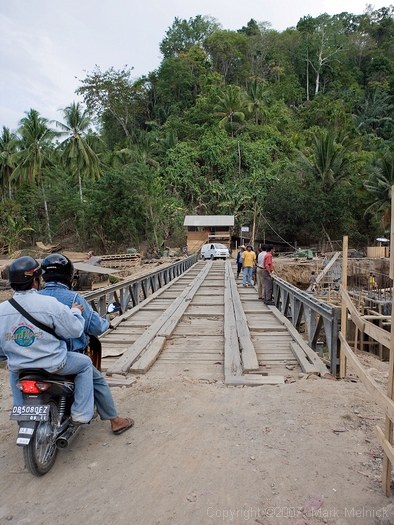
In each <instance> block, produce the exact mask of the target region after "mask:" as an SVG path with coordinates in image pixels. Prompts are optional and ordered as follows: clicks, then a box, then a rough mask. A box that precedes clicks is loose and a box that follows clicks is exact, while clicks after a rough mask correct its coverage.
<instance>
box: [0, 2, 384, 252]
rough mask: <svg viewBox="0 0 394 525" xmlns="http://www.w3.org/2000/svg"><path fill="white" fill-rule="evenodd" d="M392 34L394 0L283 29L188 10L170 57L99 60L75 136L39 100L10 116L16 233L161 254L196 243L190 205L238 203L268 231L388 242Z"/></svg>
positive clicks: (242, 213) (5, 194)
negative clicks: (14, 120)
mask: <svg viewBox="0 0 394 525" xmlns="http://www.w3.org/2000/svg"><path fill="white" fill-rule="evenodd" d="M393 36H394V8H393V7H392V6H389V7H387V8H381V9H377V10H375V9H374V8H372V7H371V6H368V7H367V9H366V11H365V12H364V13H363V14H362V15H357V14H352V13H340V14H337V15H334V16H329V15H328V14H326V13H324V14H322V15H319V16H318V17H316V18H313V17H311V16H306V17H303V18H301V19H300V21H299V22H298V24H297V27H293V28H289V29H287V30H285V31H283V32H278V31H274V30H272V29H271V28H270V24H269V23H268V22H258V21H256V20H255V19H251V20H250V21H249V22H248V23H247V25H246V26H243V27H241V28H240V29H239V30H236V31H229V30H224V29H222V28H221V26H220V24H219V23H218V22H217V21H215V20H213V19H211V18H209V17H205V16H201V15H197V16H196V17H194V18H190V19H189V20H183V19H179V18H175V20H174V22H173V24H172V26H171V27H170V28H168V31H167V32H166V34H165V37H164V39H163V41H162V42H161V44H160V49H161V51H162V53H163V60H162V62H161V64H160V66H159V67H158V68H157V70H155V71H152V72H148V73H147V74H146V75H145V76H143V77H141V78H138V79H133V78H132V76H131V75H132V68H128V67H127V66H125V67H124V68H123V69H120V70H115V69H114V68H113V67H111V68H109V69H108V70H106V71H104V72H103V71H101V69H100V67H99V66H96V67H95V69H94V70H93V71H92V72H87V73H86V76H85V78H84V79H82V80H81V81H80V86H79V88H78V89H77V93H78V94H79V95H81V96H82V97H83V100H84V103H85V106H82V105H81V104H80V103H72V104H70V105H69V106H67V107H65V109H64V110H63V121H62V122H60V123H57V126H58V127H59V128H60V129H61V131H62V132H63V134H61V135H59V133H57V132H56V131H55V130H53V129H51V127H50V123H49V122H48V121H47V119H45V118H44V117H42V116H40V115H39V113H38V112H37V111H35V110H34V109H31V110H30V111H29V112H27V113H26V116H25V118H23V119H22V120H21V123H20V127H19V129H18V131H17V133H16V134H12V133H10V131H9V130H8V129H7V128H3V132H2V135H1V136H0V192H1V202H2V203H4V206H7V205H8V206H9V210H10V211H9V213H6V214H5V215H4V214H3V213H2V212H1V210H0V218H1V219H2V225H1V226H0V231H2V232H3V233H2V235H3V243H4V235H9V236H10V235H11V237H12V235H13V234H17V237H18V235H19V240H21V239H26V240H29V241H30V242H32V243H34V242H35V240H42V241H45V240H46V239H48V240H49V241H51V236H52V235H54V236H56V238H57V239H63V238H67V237H68V236H71V237H72V238H73V239H74V240H75V239H76V242H78V244H79V245H80V246H79V247H80V248H81V249H85V247H86V246H87V245H89V246H93V245H94V246H95V247H96V248H97V249H99V250H103V251H113V250H115V249H121V248H122V247H128V246H131V245H133V246H137V245H138V244H139V242H142V241H148V243H149V245H150V249H151V250H152V251H154V252H157V251H159V250H160V249H161V247H162V245H163V243H166V242H167V239H168V238H169V237H172V238H176V239H177V240H179V241H180V242H182V243H184V235H185V231H184V228H183V217H184V215H185V214H187V213H192V214H222V213H226V214H233V215H235V217H236V225H235V233H236V232H237V228H239V226H240V225H241V224H244V223H245V222H248V223H250V224H251V225H252V236H253V237H256V238H258V237H259V235H260V236H262V234H263V231H265V232H268V230H271V231H270V236H271V235H277V238H278V239H285V240H287V241H288V242H290V241H291V242H293V243H295V242H298V243H299V244H309V243H318V242H320V241H321V240H322V239H325V240H330V239H332V238H340V236H342V235H344V234H347V235H349V239H350V240H351V242H353V243H355V244H358V243H363V242H367V241H368V240H372V241H373V240H374V238H375V237H374V236H375V235H376V233H377V232H378V233H380V231H381V229H382V228H385V226H382V224H384V225H386V223H387V220H388V219H389V217H390V212H391V210H390V206H391V200H390V199H391V184H392V183H393V181H394V178H393V174H392V158H391V157H392V151H393V146H394V138H393V137H394V109H393V108H394V59H393V56H394V38H393ZM85 108H86V109H85ZM93 125H94V128H95V130H96V131H92V129H93ZM59 136H60V137H61V138H60V139H59V138H58V137H59ZM5 209H6V208H4V210H5ZM9 217H11V218H12V220H13V221H14V222H13V223H11V222H10V220H9ZM382 221H383V223H382ZM1 228H3V229H2V230H1ZM6 228H7V231H6ZM260 238H261V237H260ZM14 241H15V242H16V240H15V239H14V240H12V239H11V244H12V243H13V242H14Z"/></svg>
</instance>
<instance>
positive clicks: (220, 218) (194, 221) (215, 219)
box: [183, 215, 234, 226]
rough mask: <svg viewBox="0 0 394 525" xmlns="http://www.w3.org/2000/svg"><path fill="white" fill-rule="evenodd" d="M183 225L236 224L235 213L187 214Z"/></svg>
mask: <svg viewBox="0 0 394 525" xmlns="http://www.w3.org/2000/svg"><path fill="white" fill-rule="evenodd" d="M183 226H234V215H186V216H185V222H184V223H183Z"/></svg>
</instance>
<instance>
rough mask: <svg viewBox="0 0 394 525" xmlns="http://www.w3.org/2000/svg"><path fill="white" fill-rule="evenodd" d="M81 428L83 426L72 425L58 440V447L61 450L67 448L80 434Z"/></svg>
mask: <svg viewBox="0 0 394 525" xmlns="http://www.w3.org/2000/svg"><path fill="white" fill-rule="evenodd" d="M80 426H81V425H72V426H71V427H68V428H67V429H66V430H65V431H64V432H63V434H61V435H60V436H59V437H58V438H57V439H56V447H57V448H58V449H60V450H64V449H65V448H67V447H68V446H69V444H70V443H71V442H72V441H73V440H74V438H75V436H76V435H77V434H78V430H79V428H80Z"/></svg>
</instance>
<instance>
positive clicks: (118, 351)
mask: <svg viewBox="0 0 394 525" xmlns="http://www.w3.org/2000/svg"><path fill="white" fill-rule="evenodd" d="M234 270H235V264H234V262H232V261H209V262H202V261H200V262H198V263H197V264H195V265H194V266H192V267H191V268H190V269H189V270H187V271H186V272H185V273H183V274H182V275H180V276H179V277H178V278H176V279H174V280H173V281H171V282H170V283H169V284H167V285H166V286H164V287H163V288H161V289H159V290H157V291H156V292H155V293H153V294H152V295H151V296H149V297H148V299H146V300H145V301H143V302H142V303H140V304H139V305H138V306H136V307H134V308H133V309H131V310H129V311H127V312H126V313H125V314H123V315H122V316H121V317H119V318H116V319H115V320H113V321H112V324H114V325H116V328H115V329H114V330H112V331H109V332H107V333H106V334H105V335H104V336H103V337H102V338H101V342H102V346H103V360H102V369H103V371H104V372H107V375H108V376H111V375H117V374H121V375H122V376H130V374H144V373H146V374H147V375H148V377H155V378H164V377H166V378H168V377H175V376H179V375H182V376H188V377H190V378H196V379H205V380H208V381H214V380H218V381H220V380H222V381H223V380H224V381H225V382H226V384H235V385H238V384H245V385H259V384H278V383H283V382H285V381H286V380H287V378H289V376H290V377H291V376H293V377H295V378H297V376H298V373H299V372H301V371H303V372H306V373H309V372H311V373H316V374H320V373H322V372H323V371H324V370H326V368H325V366H324V364H323V363H322V362H321V361H320V359H319V358H318V356H317V354H315V353H314V352H313V351H312V350H310V349H309V347H307V345H306V344H305V343H304V342H303V340H302V338H301V336H299V334H298V333H297V332H295V331H293V330H291V327H289V326H288V324H289V323H287V322H286V319H285V318H284V317H283V316H282V315H281V314H280V312H279V311H278V310H277V309H276V308H275V307H271V306H266V305H265V304H264V303H263V302H262V301H261V300H259V299H258V297H257V292H256V289H255V288H254V287H247V288H245V287H243V286H242V284H241V281H236V280H235V277H234ZM290 380H291V379H290Z"/></svg>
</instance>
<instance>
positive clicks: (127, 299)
mask: <svg viewBox="0 0 394 525" xmlns="http://www.w3.org/2000/svg"><path fill="white" fill-rule="evenodd" d="M197 261H198V254H197V253H196V254H193V255H191V256H190V257H185V258H183V259H180V260H178V261H176V262H175V263H173V264H171V265H170V266H165V267H162V268H157V269H156V270H153V271H152V272H149V273H145V274H143V275H139V276H136V277H131V278H130V279H127V280H125V281H122V282H119V283H116V284H112V285H110V286H105V287H103V288H100V289H99V290H95V291H92V292H88V293H86V294H83V296H84V298H85V299H86V301H87V302H88V303H89V304H90V306H91V307H92V308H93V310H95V311H96V312H98V313H99V314H100V316H102V317H103V316H105V314H106V312H107V307H108V304H110V303H113V302H115V301H117V302H119V303H120V314H123V313H125V312H126V311H127V310H128V309H130V307H131V308H132V307H134V306H137V305H138V304H139V303H140V302H141V301H143V300H145V299H147V298H148V296H149V295H150V294H151V293H154V292H156V291H157V290H159V289H160V288H162V287H163V286H165V285H166V284H168V283H169V282H170V281H172V280H173V279H175V278H176V277H178V276H180V275H181V274H182V273H184V272H185V271H186V270H188V269H189V268H190V267H191V266H193V265H194V264H195V263H196V262H197Z"/></svg>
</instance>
